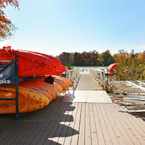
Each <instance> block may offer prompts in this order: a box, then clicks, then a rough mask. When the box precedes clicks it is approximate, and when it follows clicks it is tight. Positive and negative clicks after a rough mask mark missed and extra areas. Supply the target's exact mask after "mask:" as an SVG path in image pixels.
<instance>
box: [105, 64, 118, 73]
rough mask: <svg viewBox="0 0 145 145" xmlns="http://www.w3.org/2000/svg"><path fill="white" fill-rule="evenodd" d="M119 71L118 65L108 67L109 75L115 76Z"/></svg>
mask: <svg viewBox="0 0 145 145" xmlns="http://www.w3.org/2000/svg"><path fill="white" fill-rule="evenodd" d="M116 69H117V63H112V64H110V65H109V66H108V68H107V70H108V74H109V75H113V73H114V71H115V70H116Z"/></svg>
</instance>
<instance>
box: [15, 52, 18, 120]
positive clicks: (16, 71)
mask: <svg viewBox="0 0 145 145" xmlns="http://www.w3.org/2000/svg"><path fill="white" fill-rule="evenodd" d="M17 53H18V52H15V75H16V76H15V82H16V83H15V85H16V119H18V118H19V76H18V69H19V68H18V55H17Z"/></svg>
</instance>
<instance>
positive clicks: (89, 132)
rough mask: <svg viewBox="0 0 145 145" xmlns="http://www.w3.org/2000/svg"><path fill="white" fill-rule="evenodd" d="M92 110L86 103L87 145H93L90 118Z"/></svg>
mask: <svg viewBox="0 0 145 145" xmlns="http://www.w3.org/2000/svg"><path fill="white" fill-rule="evenodd" d="M91 117H92V116H91V115H90V109H89V104H88V103H86V108H85V118H86V119H85V145H92V137H91V121H90V118H91Z"/></svg>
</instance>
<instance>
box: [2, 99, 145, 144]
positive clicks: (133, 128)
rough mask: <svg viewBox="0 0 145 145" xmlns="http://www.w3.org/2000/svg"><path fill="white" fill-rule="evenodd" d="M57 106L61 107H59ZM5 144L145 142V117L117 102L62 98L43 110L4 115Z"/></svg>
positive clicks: (3, 131) (3, 135) (3, 140)
mask: <svg viewBox="0 0 145 145" xmlns="http://www.w3.org/2000/svg"><path fill="white" fill-rule="evenodd" d="M56 106H57V107H56ZM0 144H2V145H51V144H52V145H79V144H80V145H145V121H144V120H142V119H141V118H139V117H136V116H134V115H131V114H128V113H123V112H119V106H118V105H116V104H103V103H102V104H101V103H100V104H99V103H70V102H63V99H62V98H60V99H58V100H57V101H56V102H53V103H51V104H50V105H49V106H48V107H47V108H45V109H44V110H41V111H39V112H34V113H31V114H25V115H23V116H22V117H21V118H20V120H19V121H15V120H14V118H13V116H0Z"/></svg>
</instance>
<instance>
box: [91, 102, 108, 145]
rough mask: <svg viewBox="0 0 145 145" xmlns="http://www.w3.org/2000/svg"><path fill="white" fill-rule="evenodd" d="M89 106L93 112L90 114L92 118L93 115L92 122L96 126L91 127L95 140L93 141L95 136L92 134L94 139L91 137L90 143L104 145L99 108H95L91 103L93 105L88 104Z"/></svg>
mask: <svg viewBox="0 0 145 145" xmlns="http://www.w3.org/2000/svg"><path fill="white" fill-rule="evenodd" d="M90 107H91V108H92V111H91V112H93V114H92V115H91V116H92V118H93V117H94V120H93V122H94V126H95V128H96V129H95V128H93V129H95V130H94V131H95V132H96V141H95V136H94V137H93V136H92V137H93V138H94V139H92V145H95V144H98V145H105V140H104V135H103V130H102V125H101V119H102V118H100V115H99V112H98V111H99V110H96V106H95V104H93V105H91V104H90ZM93 122H92V124H93Z"/></svg>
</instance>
